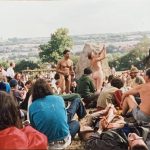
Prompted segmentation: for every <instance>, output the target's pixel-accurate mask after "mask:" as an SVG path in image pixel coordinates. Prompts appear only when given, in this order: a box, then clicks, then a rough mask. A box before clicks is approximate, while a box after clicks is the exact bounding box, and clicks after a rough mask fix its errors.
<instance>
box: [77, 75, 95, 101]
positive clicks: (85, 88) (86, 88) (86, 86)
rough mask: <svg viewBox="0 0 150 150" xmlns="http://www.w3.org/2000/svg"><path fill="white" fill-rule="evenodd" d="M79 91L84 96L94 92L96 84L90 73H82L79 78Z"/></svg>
mask: <svg viewBox="0 0 150 150" xmlns="http://www.w3.org/2000/svg"><path fill="white" fill-rule="evenodd" d="M77 92H78V93H79V94H80V95H81V97H83V98H84V97H86V96H88V95H90V94H91V93H94V85H93V83H92V80H91V79H90V78H89V76H88V75H82V77H81V78H80V79H79V81H78V87H77Z"/></svg>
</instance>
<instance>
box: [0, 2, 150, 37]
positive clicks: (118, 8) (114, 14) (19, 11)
mask: <svg viewBox="0 0 150 150" xmlns="http://www.w3.org/2000/svg"><path fill="white" fill-rule="evenodd" d="M60 27H66V28H69V30H70V34H71V35H77V34H92V33H116V32H117V33H118V32H132V31H150V0H50V1H30V0H29V1H21V0H20V1H0V37H2V38H8V37H49V36H50V34H51V33H52V32H54V31H55V30H56V29H57V28H60Z"/></svg>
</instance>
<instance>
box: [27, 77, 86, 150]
mask: <svg viewBox="0 0 150 150" xmlns="http://www.w3.org/2000/svg"><path fill="white" fill-rule="evenodd" d="M79 107H80V103H79V102H78V99H77V100H75V101H74V102H73V103H72V104H71V105H70V107H69V108H68V109H67V110H66V108H65V104H64V100H63V98H62V97H61V96H57V95H53V92H52V89H51V87H50V84H49V83H48V82H47V81H46V80H44V79H38V80H37V81H36V82H35V83H34V84H33V89H32V104H31V105H30V106H29V118H30V122H31V125H32V126H33V127H34V128H35V129H37V130H38V131H40V132H42V133H44V134H45V135H46V136H47V137H48V141H49V143H50V145H49V146H50V149H62V148H66V147H67V146H68V145H69V144H70V143H71V137H72V138H74V137H75V135H76V133H78V132H79V130H80V125H79V122H78V121H76V120H72V118H73V117H74V114H75V113H77V115H78V117H79V119H82V118H83V117H84V116H85V115H86V113H84V112H82V110H81V109H79ZM60 143H61V144H60Z"/></svg>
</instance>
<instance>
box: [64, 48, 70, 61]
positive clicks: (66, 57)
mask: <svg viewBox="0 0 150 150" xmlns="http://www.w3.org/2000/svg"><path fill="white" fill-rule="evenodd" d="M63 55H64V58H65V59H68V58H70V50H67V49H66V50H64V52H63Z"/></svg>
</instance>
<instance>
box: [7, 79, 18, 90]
mask: <svg viewBox="0 0 150 150" xmlns="http://www.w3.org/2000/svg"><path fill="white" fill-rule="evenodd" d="M9 85H10V87H11V88H13V89H17V87H18V81H17V80H16V79H11V80H10V81H9Z"/></svg>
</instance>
